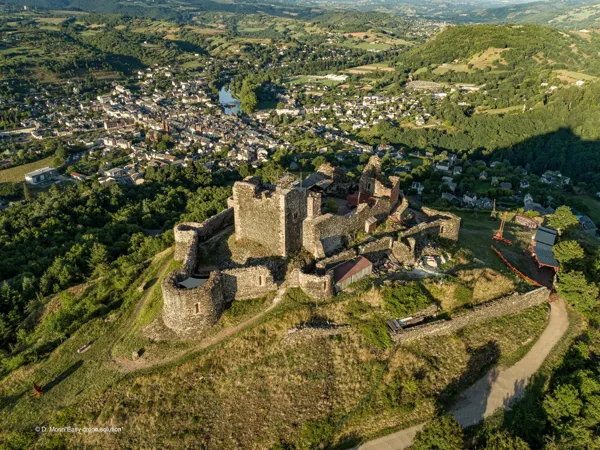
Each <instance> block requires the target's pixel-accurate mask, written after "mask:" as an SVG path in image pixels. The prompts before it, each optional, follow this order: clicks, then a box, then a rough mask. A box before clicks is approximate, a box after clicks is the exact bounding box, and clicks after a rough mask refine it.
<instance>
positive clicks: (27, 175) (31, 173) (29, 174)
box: [25, 167, 56, 177]
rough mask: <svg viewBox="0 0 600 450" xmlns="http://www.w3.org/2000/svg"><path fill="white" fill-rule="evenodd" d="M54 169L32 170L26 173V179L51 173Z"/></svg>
mask: <svg viewBox="0 0 600 450" xmlns="http://www.w3.org/2000/svg"><path fill="white" fill-rule="evenodd" d="M55 170H56V169H55V168H54V167H42V168H41V169H37V170H34V171H33V172H29V173H26V174H25V176H26V177H34V176H36V175H42V174H44V173H48V172H53V171H55Z"/></svg>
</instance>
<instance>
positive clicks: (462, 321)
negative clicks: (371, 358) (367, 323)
mask: <svg viewBox="0 0 600 450" xmlns="http://www.w3.org/2000/svg"><path fill="white" fill-rule="evenodd" d="M549 296H550V291H549V290H548V289H547V288H545V287H541V288H538V289H535V290H533V291H530V292H528V293H526V294H518V293H515V294H512V295H509V296H507V297H503V298H501V299H499V300H494V301H492V302H488V303H485V304H483V305H479V306H478V307H477V309H476V310H475V311H473V312H467V313H464V314H462V315H459V316H455V317H453V318H452V319H451V320H440V321H438V322H433V323H429V324H425V325H420V326H416V327H414V328H409V329H407V330H406V331H403V332H401V333H399V334H396V335H394V340H395V341H396V342H410V341H414V340H415V339H420V338H423V337H427V336H438V335H444V334H450V333H454V332H455V331H458V330H460V329H461V328H465V327H468V326H471V325H476V324H478V323H481V322H484V321H486V320H489V319H493V318H495V317H501V316H506V315H509V314H515V313H518V312H521V311H523V310H525V309H527V308H531V307H533V306H537V305H541V304H542V303H544V302H546V301H547V300H548V298H549Z"/></svg>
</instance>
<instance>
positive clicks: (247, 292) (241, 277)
mask: <svg viewBox="0 0 600 450" xmlns="http://www.w3.org/2000/svg"><path fill="white" fill-rule="evenodd" d="M221 275H222V279H223V297H224V299H225V301H228V302H229V301H233V300H243V299H248V298H258V297H263V296H264V295H266V294H267V293H269V292H271V291H276V290H277V284H276V283H275V280H274V279H273V274H272V273H271V271H270V270H269V268H268V267H266V266H251V267H242V268H239V269H231V270H224V271H223V272H222V273H221Z"/></svg>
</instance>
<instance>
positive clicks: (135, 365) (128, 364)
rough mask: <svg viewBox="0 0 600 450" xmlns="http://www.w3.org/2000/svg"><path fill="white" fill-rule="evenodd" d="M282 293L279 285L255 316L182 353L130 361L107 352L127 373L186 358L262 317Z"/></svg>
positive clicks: (224, 329) (122, 370) (275, 303)
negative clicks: (266, 305)
mask: <svg viewBox="0 0 600 450" xmlns="http://www.w3.org/2000/svg"><path fill="white" fill-rule="evenodd" d="M284 294H285V288H284V287H280V288H279V289H278V290H277V294H276V295H275V297H274V298H273V300H272V302H271V304H270V305H269V306H268V307H267V308H265V309H263V310H262V311H261V312H259V313H258V314H256V315H255V316H252V317H250V318H248V319H246V320H244V321H243V322H240V323H238V324H237V325H234V326H231V327H227V328H223V329H222V330H220V331H219V332H218V333H216V334H214V335H212V336H209V337H207V338H206V339H204V340H202V341H200V342H199V343H198V344H197V345H195V346H193V347H192V348H190V349H189V350H187V351H185V352H183V353H180V354H176V355H173V356H171V357H169V358H164V359H161V360H158V361H148V360H145V359H144V358H140V359H138V360H136V361H131V360H127V359H116V358H112V353H109V356H110V357H111V359H112V361H113V362H114V363H115V364H116V365H117V366H118V367H119V369H120V371H121V372H122V373H129V372H134V371H136V370H142V369H149V368H154V367H160V366H164V365H167V364H171V363H173V362H174V361H176V360H179V359H184V358H186V357H187V356H189V355H190V354H192V353H196V352H199V351H201V350H205V349H207V348H208V347H211V346H213V345H215V344H218V343H219V342H221V341H224V340H225V339H227V338H229V337H231V336H233V335H234V334H235V333H237V332H238V331H241V330H243V329H244V328H247V327H249V326H250V325H252V324H253V323H255V322H256V321H258V320H259V319H260V318H261V317H263V316H264V315H265V314H267V313H268V312H269V311H271V310H272V309H273V308H275V307H276V306H277V304H278V303H279V302H280V301H281V299H282V298H283V295H284ZM141 303H143V302H140V304H141Z"/></svg>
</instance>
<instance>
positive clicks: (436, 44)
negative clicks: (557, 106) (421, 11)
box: [403, 25, 597, 69]
mask: <svg viewBox="0 0 600 450" xmlns="http://www.w3.org/2000/svg"><path fill="white" fill-rule="evenodd" d="M489 49H499V51H502V50H504V51H502V60H503V63H504V64H507V65H508V66H509V67H510V66H520V65H522V63H524V62H526V61H530V62H535V63H537V64H548V65H550V66H553V65H554V66H557V65H563V66H564V67H560V68H570V69H573V68H585V67H588V66H590V65H591V64H592V63H593V61H591V59H592V58H589V56H591V55H593V54H594V52H597V49H596V48H595V44H594V43H593V42H590V41H589V40H588V39H586V38H585V37H582V36H580V35H579V34H577V33H571V34H569V33H565V32H563V31H560V30H557V29H554V28H550V27H544V26H540V25H515V26H504V25H472V26H458V27H450V28H448V29H446V30H445V31H444V32H442V33H440V34H439V35H437V36H436V37H435V39H432V40H430V41H429V42H427V43H426V44H424V45H422V46H420V47H418V48H414V49H412V50H410V51H408V52H407V53H406V55H404V57H403V58H404V59H405V61H407V62H408V63H409V65H411V66H413V67H419V66H421V67H424V66H428V65H432V64H444V63H452V62H454V61H456V60H459V61H463V62H466V61H468V60H470V59H471V58H472V57H473V56H475V55H477V54H481V53H483V52H485V51H487V50H489ZM588 60H590V61H588ZM590 67H591V66H590ZM557 68H559V67H557Z"/></svg>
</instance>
